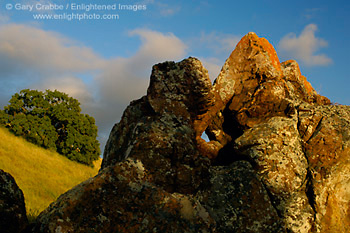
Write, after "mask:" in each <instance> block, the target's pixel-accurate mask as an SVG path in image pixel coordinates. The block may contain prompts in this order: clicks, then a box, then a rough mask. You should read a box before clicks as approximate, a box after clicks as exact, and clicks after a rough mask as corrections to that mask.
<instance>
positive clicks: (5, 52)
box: [0, 24, 187, 144]
mask: <svg viewBox="0 0 350 233" xmlns="http://www.w3.org/2000/svg"><path fill="white" fill-rule="evenodd" d="M129 36H131V37H132V36H137V37H139V38H140V40H141V45H140V47H139V49H138V50H137V52H136V53H135V54H134V55H133V56H130V57H128V58H120V57H119V58H118V57H117V58H113V59H109V60H106V59H104V58H101V57H100V56H98V55H97V54H96V53H95V52H94V51H93V50H92V49H91V48H88V47H85V46H83V45H82V44H80V43H78V42H74V41H72V40H70V39H68V38H66V37H64V36H62V35H61V34H58V33H55V32H49V31H45V30H43V29H40V28H37V27H33V26H26V25H18V24H9V25H4V26H1V27H0V90H1V91H2V94H1V99H2V100H3V99H6V101H8V99H9V98H10V97H11V95H12V94H14V93H15V92H18V91H19V90H21V89H24V88H32V89H39V90H45V89H57V90H59V91H62V92H65V93H68V94H69V95H70V96H73V97H74V98H77V99H78V100H79V101H80V102H81V103H82V108H83V112H85V113H88V114H90V115H92V116H93V117H94V118H95V119H96V122H97V125H98V126H99V135H100V140H101V143H102V144H104V142H105V141H106V139H107V138H108V134H109V132H110V129H111V128H112V126H113V124H115V123H116V122H117V121H119V119H120V117H121V115H122V113H123V111H124V110H125V108H126V106H127V105H128V104H129V102H130V101H132V100H134V99H138V98H140V97H142V96H143V95H145V94H146V90H147V87H148V83H149V76H150V74H151V68H152V66H153V65H154V64H156V63H159V62H164V61H166V60H180V59H183V58H184V56H185V55H186V51H187V46H186V45H185V43H183V42H182V41H181V40H180V39H179V38H178V37H176V36H175V35H174V34H172V33H161V32H157V31H152V30H148V29H136V30H132V31H130V32H129ZM83 77H89V78H90V79H89V80H90V81H86V79H83ZM9 89H11V90H10V91H9ZM5 92H7V93H8V97H6V96H5V95H3V93H5ZM3 102H4V101H1V102H0V103H1V104H5V103H3Z"/></svg>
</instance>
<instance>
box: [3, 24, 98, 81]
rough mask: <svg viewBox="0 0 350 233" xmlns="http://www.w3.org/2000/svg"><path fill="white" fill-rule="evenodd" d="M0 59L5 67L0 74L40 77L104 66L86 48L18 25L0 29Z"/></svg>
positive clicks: (36, 29) (54, 34)
mask: <svg viewBox="0 0 350 233" xmlns="http://www.w3.org/2000/svg"><path fill="white" fill-rule="evenodd" d="M0 59H1V60H2V61H4V62H6V64H7V67H6V70H2V71H0V72H1V73H2V72H5V71H6V72H18V71H19V70H34V71H35V72H39V73H41V74H47V73H52V72H55V73H56V74H57V73H65V72H85V71H87V70H96V69H100V68H102V67H103V66H104V64H105V60H104V59H102V58H101V57H99V56H98V55H97V54H95V53H94V52H93V51H92V50H91V49H90V48H87V47H85V46H83V45H79V44H77V43H75V42H74V41H72V40H69V39H67V38H65V37H63V36H62V35H60V34H58V33H55V32H48V31H44V30H42V29H40V28H35V27H31V26H26V25H19V24H8V25H3V26H1V27H0ZM9 69H10V70H9Z"/></svg>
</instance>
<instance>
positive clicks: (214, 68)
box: [200, 57, 223, 82]
mask: <svg viewBox="0 0 350 233" xmlns="http://www.w3.org/2000/svg"><path fill="white" fill-rule="evenodd" d="M200 60H201V62H202V64H203V66H204V67H205V68H206V69H207V70H208V74H209V78H210V80H211V81H212V82H213V81H214V80H215V79H216V78H217V77H218V75H219V73H220V71H221V67H222V64H223V63H222V61H221V60H220V59H218V58H214V57H212V58H200Z"/></svg>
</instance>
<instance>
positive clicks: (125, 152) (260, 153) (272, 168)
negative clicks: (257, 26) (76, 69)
mask: <svg viewBox="0 0 350 233" xmlns="http://www.w3.org/2000/svg"><path fill="white" fill-rule="evenodd" d="M349 126H350V108H349V107H348V106H335V105H331V104H330V101H329V100H328V99H327V98H326V97H323V96H320V95H318V94H317V93H316V91H315V90H314V89H313V88H312V86H311V84H310V83H309V82H307V80H306V78H305V77H304V76H302V75H301V72H300V69H299V66H298V64H297V63H296V62H295V61H291V60H290V61H286V62H283V63H280V61H279V59H278V57H277V54H276V52H275V50H274V48H273V47H272V45H271V44H269V43H268V41H267V40H266V39H264V38H259V37H258V36H257V35H256V34H255V33H249V34H247V35H246V36H245V37H243V38H242V40H241V41H240V42H239V43H238V45H237V47H236V49H235V50H234V51H233V52H232V54H231V55H230V57H229V58H228V59H227V61H226V63H225V65H224V66H223V68H222V70H221V73H220V74H219V76H218V78H217V79H216V81H215V83H214V85H212V84H211V83H210V80H209V77H208V72H207V71H206V70H205V68H204V67H203V66H202V64H201V63H200V61H199V60H198V59H195V58H188V59H185V60H183V61H181V62H178V63H175V62H164V63H161V64H157V65H155V66H154V67H153V70H152V75H151V81H150V85H149V88H148V91H147V95H146V96H144V97H142V98H141V99H139V100H136V101H133V102H131V104H130V105H129V106H128V107H127V109H126V110H125V112H124V114H123V117H122V119H121V121H120V122H119V123H118V124H116V125H115V126H114V127H113V129H112V131H111V134H110V137H109V140H108V142H107V145H106V148H105V153H104V160H103V164H102V169H101V171H100V173H99V174H98V175H97V176H96V177H94V178H92V179H90V180H88V181H86V182H84V183H82V184H80V185H79V186H77V187H75V188H74V189H72V190H71V191H69V192H67V193H66V194H64V195H62V196H61V197H60V198H59V199H58V200H57V201H56V202H55V203H53V204H52V205H51V206H50V207H49V208H48V209H47V210H45V211H44V212H43V213H41V215H40V216H39V218H38V222H37V224H36V226H35V229H34V232H298V233H299V232H301V233H304V232H305V233H306V232H315V233H316V232H317V233H319V232H320V233H321V232H322V233H323V232H326V233H327V232H344V233H345V232H349V231H350V229H349V226H350V188H349V187H350V186H349V185H350V156H349V152H350V149H349V148H350V130H349ZM204 131H205V132H206V133H207V135H208V137H209V139H210V141H209V142H206V141H204V140H203V139H202V138H201V135H202V133H203V132H204Z"/></svg>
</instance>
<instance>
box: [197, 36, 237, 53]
mask: <svg viewBox="0 0 350 233" xmlns="http://www.w3.org/2000/svg"><path fill="white" fill-rule="evenodd" d="M240 39H241V37H240V36H236V35H232V34H224V33H218V32H211V33H205V32H202V34H201V37H200V38H199V42H200V44H201V46H204V47H207V48H210V49H212V50H213V51H214V52H215V53H216V54H220V53H229V52H232V51H233V50H234V48H235V47H236V45H237V43H238V42H239V41H240Z"/></svg>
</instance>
